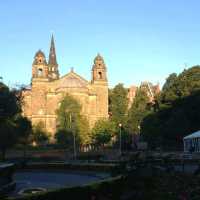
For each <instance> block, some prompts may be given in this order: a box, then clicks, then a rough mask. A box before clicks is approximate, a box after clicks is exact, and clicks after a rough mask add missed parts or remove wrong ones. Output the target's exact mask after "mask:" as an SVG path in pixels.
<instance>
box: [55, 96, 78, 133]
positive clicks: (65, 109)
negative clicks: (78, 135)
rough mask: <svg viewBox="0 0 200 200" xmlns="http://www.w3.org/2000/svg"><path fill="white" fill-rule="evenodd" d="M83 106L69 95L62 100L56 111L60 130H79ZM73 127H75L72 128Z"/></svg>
mask: <svg viewBox="0 0 200 200" xmlns="http://www.w3.org/2000/svg"><path fill="white" fill-rule="evenodd" d="M80 112H81V105H80V104H79V103H78V102H77V101H76V100H75V99H74V98H73V97H72V96H69V95H68V94H67V95H66V96H65V97H64V98H63V99H62V100H61V102H60V107H59V108H58V110H57V111H56V113H57V117H58V119H57V120H58V124H59V125H58V126H59V128H60V129H72V128H73V129H74V130H77V120H78V119H79V118H80ZM72 125H73V127H72Z"/></svg>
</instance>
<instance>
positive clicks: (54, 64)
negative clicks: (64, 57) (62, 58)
mask: <svg viewBox="0 0 200 200" xmlns="http://www.w3.org/2000/svg"><path fill="white" fill-rule="evenodd" d="M48 65H49V67H58V64H57V60H56V49H55V44H54V37H53V34H52V36H51V46H50V52H49V62H48Z"/></svg>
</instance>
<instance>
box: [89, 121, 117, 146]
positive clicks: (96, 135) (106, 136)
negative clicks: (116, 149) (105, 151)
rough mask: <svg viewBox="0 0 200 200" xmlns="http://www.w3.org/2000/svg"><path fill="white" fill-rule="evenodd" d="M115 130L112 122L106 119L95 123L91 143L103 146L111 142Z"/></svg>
mask: <svg viewBox="0 0 200 200" xmlns="http://www.w3.org/2000/svg"><path fill="white" fill-rule="evenodd" d="M115 130H116V129H115V124H114V123H113V122H112V121H109V120H106V119H102V120H99V121H97V122H96V123H95V125H94V127H93V129H92V138H93V143H94V144H96V145H98V146H101V145H102V146H105V144H108V143H109V142H110V141H111V139H112V137H113V136H114V133H115Z"/></svg>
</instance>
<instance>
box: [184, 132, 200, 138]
mask: <svg viewBox="0 0 200 200" xmlns="http://www.w3.org/2000/svg"><path fill="white" fill-rule="evenodd" d="M192 138H200V130H199V131H196V132H194V133H192V134H190V135H187V136H185V137H184V138H183V139H184V140H186V139H192Z"/></svg>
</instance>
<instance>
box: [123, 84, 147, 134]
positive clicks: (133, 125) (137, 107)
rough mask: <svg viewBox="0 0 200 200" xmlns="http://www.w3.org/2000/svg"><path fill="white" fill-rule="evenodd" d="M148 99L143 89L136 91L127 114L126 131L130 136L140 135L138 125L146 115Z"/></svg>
mask: <svg viewBox="0 0 200 200" xmlns="http://www.w3.org/2000/svg"><path fill="white" fill-rule="evenodd" d="M148 103H149V98H148V96H147V93H146V92H145V91H144V89H141V88H139V89H137V91H136V95H135V98H134V101H133V103H132V106H131V108H130V110H129V113H128V121H127V124H126V129H127V131H128V132H129V133H131V134H138V133H140V124H141V122H142V121H143V119H144V117H145V116H146V115H147V114H148V112H149V108H148Z"/></svg>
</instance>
